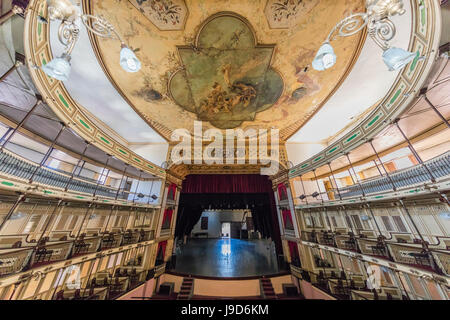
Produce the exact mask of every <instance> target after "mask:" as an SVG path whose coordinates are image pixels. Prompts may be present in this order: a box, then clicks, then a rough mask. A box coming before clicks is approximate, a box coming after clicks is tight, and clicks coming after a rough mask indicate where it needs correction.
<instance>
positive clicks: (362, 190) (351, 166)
mask: <svg viewBox="0 0 450 320" xmlns="http://www.w3.org/2000/svg"><path fill="white" fill-rule="evenodd" d="M345 156H346V157H347V160H348V163H349V164H350V168H351V169H352V170H353V174H354V175H355V177H356V182H357V184H358V186H359V189H361V192H362V196H363V197H365V196H366V193H365V192H364V189H363V187H362V185H361V183H360V182H359V178H358V175H357V174H356V171H355V168H353V164H352V162H351V161H350V157H349V155H348V153H346V154H345ZM348 173H349V174H350V178H352V181H353V184H355V179H353V176H352V173H351V172H350V169H348Z"/></svg>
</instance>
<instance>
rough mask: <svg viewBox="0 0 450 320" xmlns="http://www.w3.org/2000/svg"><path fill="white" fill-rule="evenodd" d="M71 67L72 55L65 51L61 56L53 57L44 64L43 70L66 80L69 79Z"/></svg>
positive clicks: (58, 78)
mask: <svg viewBox="0 0 450 320" xmlns="http://www.w3.org/2000/svg"><path fill="white" fill-rule="evenodd" d="M70 68H71V65H70V55H68V54H66V53H63V54H62V55H61V57H58V58H53V59H52V60H51V61H50V62H49V63H47V64H46V65H44V66H42V71H44V72H45V73H46V74H47V75H48V76H49V77H52V78H55V79H57V80H61V81H66V80H68V79H69V75H70Z"/></svg>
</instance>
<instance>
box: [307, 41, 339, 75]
mask: <svg viewBox="0 0 450 320" xmlns="http://www.w3.org/2000/svg"><path fill="white" fill-rule="evenodd" d="M335 64H336V55H335V54H334V50H333V47H332V46H331V45H330V43H329V42H324V43H323V44H322V46H321V47H320V49H319V51H318V52H317V54H316V57H315V58H314V60H313V62H312V67H313V68H314V69H315V70H318V71H323V70H325V69H329V68H331V67H332V66H334V65H335Z"/></svg>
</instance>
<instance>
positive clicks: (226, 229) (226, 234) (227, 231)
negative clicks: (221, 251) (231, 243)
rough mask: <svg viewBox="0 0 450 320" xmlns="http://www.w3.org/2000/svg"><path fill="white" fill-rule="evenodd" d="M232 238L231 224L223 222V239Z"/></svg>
mask: <svg viewBox="0 0 450 320" xmlns="http://www.w3.org/2000/svg"><path fill="white" fill-rule="evenodd" d="M230 236H231V223H229V222H222V238H230Z"/></svg>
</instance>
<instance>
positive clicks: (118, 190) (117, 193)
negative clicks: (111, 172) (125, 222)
mask: <svg viewBox="0 0 450 320" xmlns="http://www.w3.org/2000/svg"><path fill="white" fill-rule="evenodd" d="M108 160H109V158H108ZM128 166H129V164H128V163H126V164H125V168H124V169H123V172H122V177H121V178H120V183H119V187H118V188H117V192H116V196H115V197H114V200H115V201H117V198H118V197H119V193H120V186H121V185H122V181H123V177H125V173H126V171H127V169H128ZM114 209H115V205H113V206H112V207H111V211H110V212H109V215H108V220H107V221H106V226H105V229H104V230H103V232H102V233H105V232H106V231H107V228H108V225H109V220H110V219H111V216H112V214H113V212H114Z"/></svg>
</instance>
